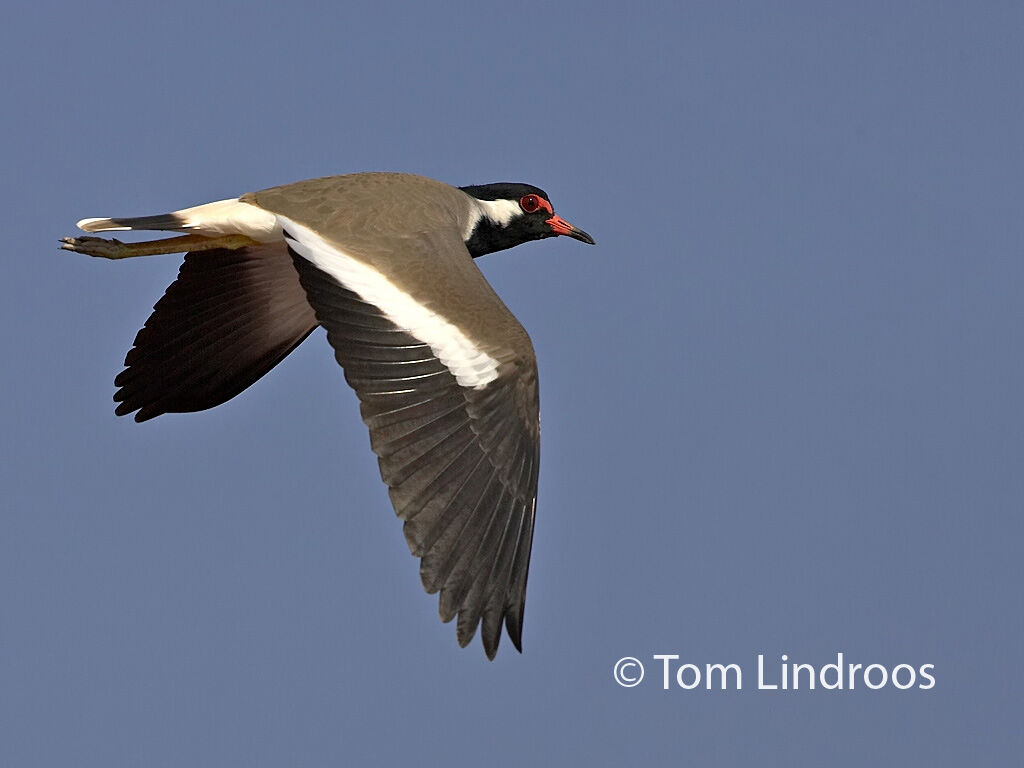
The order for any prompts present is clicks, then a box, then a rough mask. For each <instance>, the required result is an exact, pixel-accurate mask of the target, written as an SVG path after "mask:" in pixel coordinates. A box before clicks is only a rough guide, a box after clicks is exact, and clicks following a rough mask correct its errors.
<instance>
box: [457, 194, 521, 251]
mask: <svg viewBox="0 0 1024 768" xmlns="http://www.w3.org/2000/svg"><path fill="white" fill-rule="evenodd" d="M470 197H472V195H470ZM473 202H474V203H476V210H475V211H474V214H475V215H474V216H472V217H470V221H469V223H468V224H467V225H466V230H465V231H464V232H463V233H462V239H463V240H469V238H470V237H471V236H472V235H473V230H474V229H476V225H477V224H478V223H479V222H480V219H482V218H484V217H486V218H487V219H488V220H489V221H490V222H491V223H492V224H496V225H498V226H499V227H507V226H508V225H509V224H511V223H512V221H513V220H514V219H516V218H518V217H520V216H522V215H523V209H522V208H520V207H519V201H517V200H477V199H476V198H475V197H474V198H473Z"/></svg>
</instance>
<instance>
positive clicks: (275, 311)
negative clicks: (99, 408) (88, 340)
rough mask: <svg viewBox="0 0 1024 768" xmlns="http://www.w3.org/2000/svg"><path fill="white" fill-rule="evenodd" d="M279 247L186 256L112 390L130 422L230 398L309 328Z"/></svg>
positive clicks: (311, 323)
mask: <svg viewBox="0 0 1024 768" xmlns="http://www.w3.org/2000/svg"><path fill="white" fill-rule="evenodd" d="M316 326H317V322H316V317H315V315H314V314H313V309H312V308H311V307H310V306H309V302H308V301H307V300H306V293H305V291H304V290H303V289H302V286H301V285H300V284H299V279H298V275H297V274H296V272H295V267H294V266H293V265H292V260H291V257H290V256H289V255H288V250H287V247H286V246H285V244H284V243H283V242H278V243H268V244H265V245H258V246H252V247H248V248H240V249H237V250H228V249H218V250H210V251H202V252H198V253H188V254H186V255H185V261H184V263H183V264H182V265H181V269H180V271H179V272H178V278H177V279H176V280H175V281H174V282H173V283H171V285H170V286H169V287H168V289H167V292H166V293H165V294H164V296H163V297H162V298H161V299H160V301H158V302H157V303H156V306H155V307H153V314H152V315H150V317H149V320H147V321H146V325H145V327H144V328H142V330H140V331H139V333H138V335H137V336H136V337H135V346H134V347H133V348H132V349H131V350H130V351H129V352H128V355H127V357H126V358H125V361H124V362H125V366H127V367H126V368H125V370H124V371H122V372H121V373H120V374H119V375H118V376H117V378H116V379H114V384H115V385H116V386H118V387H119V389H118V390H117V392H116V393H115V395H114V400H115V401H117V403H118V406H117V409H116V413H117V414H118V415H119V416H124V415H126V414H129V413H132V412H133V411H138V413H136V414H135V420H136V421H145V420H146V419H151V418H153V417H154V416H159V415H160V414H162V413H185V412H190V411H201V410H204V409H206V408H212V407H213V406H215V405H220V404H221V403H223V402H225V401H227V400H230V399H231V398H232V397H234V396H235V395H237V394H238V393H240V392H241V391H242V390H244V389H246V388H247V387H248V386H249V385H251V384H252V383H253V382H255V381H256V380H257V379H259V378H260V377H261V376H263V375H264V374H265V373H267V371H269V370H270V369H271V368H273V367H274V366H275V365H277V364H278V363H279V362H281V360H283V359H284V358H285V357H286V356H287V355H288V353H289V352H291V351H292V350H293V349H295V347H297V346H298V345H299V343H300V342H302V340H303V339H305V338H306V337H307V336H308V335H309V334H310V333H311V332H312V331H313V329H314V328H316Z"/></svg>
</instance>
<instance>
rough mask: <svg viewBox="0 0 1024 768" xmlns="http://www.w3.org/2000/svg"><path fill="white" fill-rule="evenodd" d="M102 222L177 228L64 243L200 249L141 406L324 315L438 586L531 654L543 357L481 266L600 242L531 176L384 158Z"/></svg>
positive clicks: (229, 366) (99, 252)
mask: <svg viewBox="0 0 1024 768" xmlns="http://www.w3.org/2000/svg"><path fill="white" fill-rule="evenodd" d="M78 226H79V227H80V228H82V229H83V230H85V231H87V232H102V231H108V230H128V229H139V230H167V231H176V232H187V233H188V234H185V235H181V236H178V237H173V238H170V239H164V240H156V241H150V242H145V243H121V242H119V241H117V240H103V239H101V238H96V237H77V238H65V239H64V240H62V243H63V245H62V246H61V247H62V248H65V249H67V250H71V251H77V252H79V253H85V254H89V255H91V256H102V257H105V258H109V259H121V258H129V257H134V256H144V255H148V254H158V253H181V252H185V251H187V252H188V253H186V255H185V262H184V264H182V267H181V270H180V272H179V274H178V278H177V280H175V281H174V283H172V284H171V286H170V287H169V288H168V289H167V292H166V294H165V295H164V296H163V298H161V299H160V301H158V302H157V304H156V306H155V307H154V311H153V314H152V315H151V316H150V318H149V320H147V321H146V325H145V327H144V328H143V329H142V330H141V331H139V333H138V335H137V336H136V337H135V346H134V348H133V349H132V350H131V351H129V352H128V356H127V357H126V359H125V366H126V369H125V370H124V371H122V372H121V374H120V375H119V376H118V377H117V378H116V379H115V380H114V383H115V385H116V386H118V387H119V389H118V390H117V393H116V394H115V395H114V399H115V400H116V401H117V402H118V406H117V409H116V413H117V414H119V415H125V414H128V413H132V412H136V413H135V419H136V421H145V420H146V419H151V418H153V417H154V416H159V415H160V414H162V413H170V412H176V413H181V412H188V411H199V410H203V409H205V408H210V407H212V406H215V405H218V404H220V403H223V402H225V401H226V400H228V399H230V398H232V397H234V396H235V395H237V394H238V393H239V392H241V391H242V390H244V389H245V388H246V387H248V386H249V385H250V384H252V383H253V382H254V381H256V380H257V379H259V378H260V377H261V376H262V375H263V374H265V373H266V372H267V371H269V370H270V369H271V368H273V367H274V366H275V365H276V364H277V363H278V362H280V361H281V360H282V359H283V358H284V357H285V356H286V355H287V354H288V353H289V352H291V351H292V350H293V349H294V348H295V347H296V346H297V345H298V344H299V343H300V342H301V341H302V340H303V339H305V338H306V336H308V335H309V334H310V333H311V332H312V331H313V329H314V328H316V327H317V326H318V325H322V326H323V327H324V328H325V329H326V330H327V339H328V341H329V342H330V343H331V346H332V347H334V353H335V357H336V358H337V360H338V362H339V363H340V364H341V366H342V368H343V369H344V371H345V378H346V380H347V381H348V383H349V384H350V385H351V386H352V387H353V388H354V389H355V391H356V393H357V394H358V396H359V400H360V404H361V405H360V410H361V412H362V417H363V421H365V422H366V425H367V426H368V427H369V429H370V444H371V446H372V448H373V450H374V452H375V453H376V454H377V456H378V459H379V463H380V471H381V476H382V477H383V479H384V482H385V483H387V485H388V488H389V489H390V495H391V501H392V504H393V505H394V507H395V511H396V512H397V514H398V516H399V517H401V518H402V519H403V520H404V521H405V524H404V531H405V537H406V540H407V541H408V543H409V548H410V549H411V550H412V553H413V554H414V555H415V556H417V557H419V558H422V560H421V563H420V576H421V578H422V580H423V586H424V587H425V588H426V590H427V592H430V593H433V592H437V591H440V593H441V597H440V614H441V619H442V620H443V621H451V619H453V618H454V617H455V616H456V615H458V622H457V636H458V641H459V644H460V645H462V646H465V645H466V644H467V643H468V642H469V641H470V640H471V639H472V637H473V635H474V634H475V633H476V628H477V625H478V624H479V623H480V622H481V621H482V623H483V629H482V632H481V634H482V636H483V644H484V649H485V651H486V652H487V656H488V657H489V658H494V654H495V653H496V652H497V650H498V641H499V640H500V638H501V624H502V621H503V620H504V623H505V627H506V630H507V632H508V635H509V637H510V638H511V640H512V643H513V644H514V645H515V647H516V648H517V649H519V650H522V644H521V643H522V628H523V607H524V602H525V597H526V576H527V571H528V569H529V563H530V547H531V544H532V541H533V521H534V510H535V506H536V500H537V469H538V449H539V440H540V423H539V409H538V397H537V361H536V358H535V356H534V352H533V346H532V344H531V343H530V338H529V336H527V335H526V331H524V330H523V328H522V326H521V325H520V324H519V323H518V322H517V321H516V319H515V317H514V316H513V315H512V313H511V312H509V311H508V309H507V308H506V307H505V305H504V304H503V303H502V302H501V299H499V298H498V296H497V294H495V292H494V290H493V289H492V288H491V286H490V285H489V284H488V283H487V281H486V280H485V279H484V277H483V275H482V274H481V273H480V270H479V269H477V267H476V265H475V264H474V263H473V259H474V258H476V257H477V256H483V255H484V254H485V253H492V252H494V251H500V250H502V249H504V248H511V247H512V246H514V245H519V244H520V243H525V242H527V241H529V240H539V239H541V238H545V237H552V236H554V235H568V236H569V237H572V238H575V239H576V240H580V241H582V242H584V243H590V244H593V242H594V240H593V239H592V238H591V237H590V235H588V234H587V233H586V232H584V231H582V230H580V229H577V228H576V227H574V226H572V225H571V224H569V223H568V222H567V221H565V219H562V218H561V217H559V216H556V215H555V212H554V210H553V209H552V207H551V203H550V202H549V201H548V196H547V195H546V194H545V193H544V192H543V190H540V189H538V188H537V187H533V186H530V185H528V184H485V185H482V186H470V187H461V188H456V187H451V186H449V185H447V184H443V183H441V182H438V181H433V180H431V179H426V178H423V177H421V176H411V175H406V174H398V173H365V174H353V175H348V176H330V177H326V178H322V179H313V180H311V181H300V182H298V183H296V184H287V185H285V186H282V187H273V188H271V189H266V190H263V191H262V192H252V193H249V194H245V195H242V196H241V197H239V198H237V199H234V200H221V201H219V202H215V203H208V204H206V205H199V206H196V207H194V208H186V209H184V210H181V211H175V212H174V213H168V214H164V215H160V216H142V217H139V218H126V219H83V220H82V221H80V222H78Z"/></svg>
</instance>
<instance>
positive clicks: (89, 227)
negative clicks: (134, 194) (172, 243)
mask: <svg viewBox="0 0 1024 768" xmlns="http://www.w3.org/2000/svg"><path fill="white" fill-rule="evenodd" d="M76 226H77V227H78V228H79V229H81V230H84V231H86V232H113V231H124V230H128V229H151V230H158V231H166V232H180V231H182V230H186V229H189V228H190V227H189V226H188V225H187V223H186V222H185V221H184V220H183V219H182V217H181V216H180V215H178V214H177V213H161V214H159V215H157V216H136V217H134V218H128V219H82V220H81V221H80V222H78V224H77V225H76Z"/></svg>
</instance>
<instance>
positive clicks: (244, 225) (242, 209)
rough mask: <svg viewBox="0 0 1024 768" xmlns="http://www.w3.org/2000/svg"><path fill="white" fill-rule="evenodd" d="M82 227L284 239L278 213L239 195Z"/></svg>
mask: <svg viewBox="0 0 1024 768" xmlns="http://www.w3.org/2000/svg"><path fill="white" fill-rule="evenodd" d="M78 227H79V229H83V230H85V231H86V232H110V231H118V230H120V231H124V230H128V229H150V230H157V231H160V232H190V233H192V234H196V235H202V236H204V237H217V236H219V235H244V236H245V237H248V238H251V239H252V240H256V241H257V242H261V243H267V242H272V241H275V240H281V239H282V236H281V226H280V225H279V224H278V223H277V216H275V215H274V214H272V213H270V211H265V210H263V209H262V208H260V207H259V206H257V205H253V204H252V203H247V202H243V201H242V200H240V199H239V198H237V197H236V198H234V199H232V200H218V201H216V202H214V203H206V204H205V205H197V206H194V207H192V208H183V209H182V210H180V211H172V212H171V213H161V214H157V215H156V216H136V217H133V218H116V219H82V220H81V221H80V222H78Z"/></svg>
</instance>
